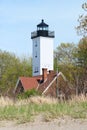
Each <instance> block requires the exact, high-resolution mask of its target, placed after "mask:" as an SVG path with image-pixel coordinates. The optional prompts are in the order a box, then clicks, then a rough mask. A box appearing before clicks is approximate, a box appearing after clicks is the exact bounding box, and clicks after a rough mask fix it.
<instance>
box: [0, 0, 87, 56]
mask: <svg viewBox="0 0 87 130" xmlns="http://www.w3.org/2000/svg"><path fill="white" fill-rule="evenodd" d="M84 2H86V1H85V0H0V49H1V50H6V51H9V52H13V53H15V54H16V55H17V56H22V55H25V56H31V55H32V40H31V32H33V31H36V25H37V24H39V23H40V21H41V19H44V20H45V22H46V23H47V24H49V30H51V31H55V40H54V49H55V48H56V47H57V46H58V45H59V44H60V43H62V42H64V43H67V42H69V43H72V42H74V43H78V42H79V40H80V38H81V37H80V36H78V35H77V33H76V30H75V26H77V25H78V22H77V19H78V17H79V15H80V14H83V13H84V11H83V10H82V8H81V5H82V4H83V3H84Z"/></svg>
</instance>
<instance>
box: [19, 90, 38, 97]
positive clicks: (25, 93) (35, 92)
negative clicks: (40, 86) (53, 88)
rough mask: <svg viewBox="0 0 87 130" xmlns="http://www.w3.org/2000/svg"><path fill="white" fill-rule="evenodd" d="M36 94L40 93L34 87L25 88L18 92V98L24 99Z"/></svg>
mask: <svg viewBox="0 0 87 130" xmlns="http://www.w3.org/2000/svg"><path fill="white" fill-rule="evenodd" d="M37 95H40V93H39V92H38V91H37V90H35V89H31V90H27V91H26V92H24V93H21V94H19V95H18V98H19V99H24V98H29V97H31V96H37Z"/></svg>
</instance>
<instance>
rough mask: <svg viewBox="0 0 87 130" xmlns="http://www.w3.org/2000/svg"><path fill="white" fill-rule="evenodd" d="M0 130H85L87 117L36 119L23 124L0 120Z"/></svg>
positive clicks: (86, 128)
mask: <svg viewBox="0 0 87 130" xmlns="http://www.w3.org/2000/svg"><path fill="white" fill-rule="evenodd" d="M0 130H87V119H71V118H68V117H64V118H58V119H54V120H51V121H49V122H46V121H42V120H36V119H35V121H34V122H29V123H25V124H17V123H16V122H15V121H0Z"/></svg>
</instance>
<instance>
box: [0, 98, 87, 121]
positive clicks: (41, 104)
mask: <svg viewBox="0 0 87 130" xmlns="http://www.w3.org/2000/svg"><path fill="white" fill-rule="evenodd" d="M39 114H43V115H44V117H45V118H44V120H46V121H49V120H50V119H53V118H58V117H61V116H70V117H72V118H87V98H85V97H83V96H80V97H75V98H73V99H72V100H70V101H61V102H59V101H58V100H56V99H51V98H44V97H31V98H29V99H27V100H19V101H16V102H13V101H12V100H11V99H8V98H5V99H4V98H3V97H2V98H1V99H0V120H17V121H18V122H21V123H23V122H28V121H30V120H33V119H34V116H36V115H39Z"/></svg>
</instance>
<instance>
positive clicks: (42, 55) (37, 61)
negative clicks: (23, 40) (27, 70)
mask: <svg viewBox="0 0 87 130" xmlns="http://www.w3.org/2000/svg"><path fill="white" fill-rule="evenodd" d="M54 37H55V36H54V31H49V25H48V24H46V23H45V22H44V20H43V19H42V21H41V23H40V24H38V25H37V30H36V31H34V32H32V33H31V39H32V49H33V50H32V52H33V57H32V69H33V71H32V75H33V76H38V75H42V68H46V69H47V70H48V71H49V70H53V40H54Z"/></svg>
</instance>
